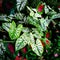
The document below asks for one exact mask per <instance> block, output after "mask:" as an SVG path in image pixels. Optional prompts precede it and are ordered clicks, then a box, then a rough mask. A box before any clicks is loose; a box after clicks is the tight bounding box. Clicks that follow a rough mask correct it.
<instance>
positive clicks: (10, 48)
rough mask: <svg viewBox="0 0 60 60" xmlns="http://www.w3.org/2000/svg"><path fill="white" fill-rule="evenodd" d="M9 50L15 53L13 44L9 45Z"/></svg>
mask: <svg viewBox="0 0 60 60" xmlns="http://www.w3.org/2000/svg"><path fill="white" fill-rule="evenodd" d="M8 49H9V50H10V52H11V53H14V47H13V45H12V44H8Z"/></svg>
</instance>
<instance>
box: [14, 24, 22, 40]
mask: <svg viewBox="0 0 60 60" xmlns="http://www.w3.org/2000/svg"><path fill="white" fill-rule="evenodd" d="M22 29H23V26H22V24H19V25H18V26H17V28H16V32H15V36H14V37H15V38H14V39H17V38H18V37H19V36H20V33H21V31H22Z"/></svg>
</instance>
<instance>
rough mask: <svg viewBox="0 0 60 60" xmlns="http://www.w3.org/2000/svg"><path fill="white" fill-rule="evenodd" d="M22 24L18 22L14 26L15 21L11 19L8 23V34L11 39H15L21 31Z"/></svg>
mask: <svg viewBox="0 0 60 60" xmlns="http://www.w3.org/2000/svg"><path fill="white" fill-rule="evenodd" d="M22 28H23V27H22V25H21V24H19V25H18V26H17V28H16V23H15V22H14V21H13V22H12V23H11V25H10V28H9V31H8V32H9V36H10V38H11V40H15V39H17V38H18V37H19V36H20V33H21V31H22Z"/></svg>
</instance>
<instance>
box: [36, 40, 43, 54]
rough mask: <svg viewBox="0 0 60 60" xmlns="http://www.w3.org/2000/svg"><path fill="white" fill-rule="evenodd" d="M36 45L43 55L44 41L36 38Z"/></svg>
mask: <svg viewBox="0 0 60 60" xmlns="http://www.w3.org/2000/svg"><path fill="white" fill-rule="evenodd" d="M36 46H37V48H38V50H39V53H40V55H41V54H42V53H43V46H42V43H41V41H40V40H39V39H37V40H36Z"/></svg>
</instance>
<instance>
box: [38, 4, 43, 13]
mask: <svg viewBox="0 0 60 60" xmlns="http://www.w3.org/2000/svg"><path fill="white" fill-rule="evenodd" d="M43 8H44V5H43V4H41V5H39V6H38V12H42V10H43Z"/></svg>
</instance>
